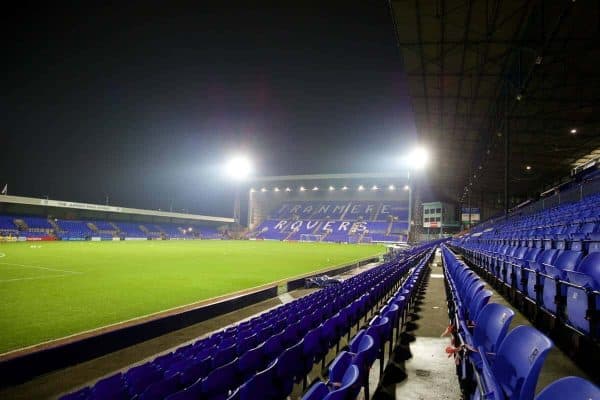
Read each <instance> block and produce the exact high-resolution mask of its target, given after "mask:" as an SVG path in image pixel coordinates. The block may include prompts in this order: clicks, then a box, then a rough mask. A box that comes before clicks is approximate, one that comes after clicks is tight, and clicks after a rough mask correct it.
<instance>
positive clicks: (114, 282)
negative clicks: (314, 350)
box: [0, 241, 383, 353]
mask: <svg viewBox="0 0 600 400" xmlns="http://www.w3.org/2000/svg"><path fill="white" fill-rule="evenodd" d="M382 252H383V248H382V247H380V246H364V245H359V246H357V245H339V244H325V243H284V242H260V241H257V242H250V241H165V242H160V241H153V242H147V241H144V242H79V243H72V242H71V243H69V242H54V243H52V242H44V243H41V244H40V243H35V244H32V243H31V242H29V243H6V244H2V245H0V353H4V352H7V351H10V350H13V349H18V348H22V347H25V346H29V345H33V344H37V343H40V342H43V341H47V340H50V339H56V338H60V337H64V336H68V335H71V334H75V333H79V332H82V331H85V330H89V329H93V328H98V327H101V326H106V325H109V324H113V323H117V322H121V321H125V320H128V319H131V318H135V317H140V316H144V315H147V314H151V313H155V312H159V311H163V310H166V309H169V308H173V307H177V306H181V305H185V304H189V303H193V302H196V301H199V300H204V299H208V298H211V297H215V296H219V295H223V294H227V293H231V292H235V291H238V290H242V289H246V288H251V287H255V286H259V285H262V284H265V283H269V282H273V281H276V280H279V279H284V278H288V277H293V276H297V275H300V274H304V273H307V272H311V271H316V270H320V269H323V268H325V267H327V266H333V265H338V264H341V263H345V262H349V261H352V260H356V259H359V258H365V257H368V256H370V255H374V254H380V253H382ZM3 254H4V256H3Z"/></svg>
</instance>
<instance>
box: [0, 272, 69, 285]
mask: <svg viewBox="0 0 600 400" xmlns="http://www.w3.org/2000/svg"><path fill="white" fill-rule="evenodd" d="M71 275H73V274H60V275H42V276H32V277H30V278H13V279H0V283H5V282H16V281H31V280H34V279H51V278H62V277H64V276H71Z"/></svg>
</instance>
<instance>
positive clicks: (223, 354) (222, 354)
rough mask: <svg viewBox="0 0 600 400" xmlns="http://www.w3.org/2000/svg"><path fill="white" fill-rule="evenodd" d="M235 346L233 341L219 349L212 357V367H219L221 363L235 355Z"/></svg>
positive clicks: (233, 357)
mask: <svg viewBox="0 0 600 400" xmlns="http://www.w3.org/2000/svg"><path fill="white" fill-rule="evenodd" d="M237 354H238V352H237V346H236V343H235V342H232V343H231V344H230V345H228V346H227V347H224V348H221V349H219V350H218V351H217V352H216V353H215V355H214V356H213V358H212V368H213V369H215V368H219V367H220V366H221V365H225V364H227V363H230V362H231V361H232V360H233V359H235V358H236V357H237Z"/></svg>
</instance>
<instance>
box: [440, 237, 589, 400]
mask: <svg viewBox="0 0 600 400" xmlns="http://www.w3.org/2000/svg"><path fill="white" fill-rule="evenodd" d="M442 255H443V256H442V258H443V262H444V275H445V278H446V290H447V296H448V306H449V316H450V321H451V327H452V328H451V329H450V331H451V332H452V333H453V346H451V347H450V350H449V352H450V353H454V355H455V357H456V361H457V365H458V374H459V379H460V381H461V383H462V385H461V388H462V389H463V391H464V392H466V393H465V394H466V395H467V396H468V397H470V398H475V399H483V398H485V399H495V400H504V399H511V400H513V399H514V400H532V399H533V398H534V394H535V388H536V384H537V380H538V377H539V374H540V370H541V368H542V365H543V363H544V360H545V358H546V356H547V354H548V351H549V350H550V349H551V348H552V346H553V344H552V341H551V340H550V339H548V338H547V337H546V336H545V335H543V334H542V333H541V332H539V331H538V330H536V329H535V328H533V327H530V326H518V327H516V328H514V329H513V330H512V331H510V332H508V330H509V327H510V323H511V321H512V319H513V317H514V315H515V313H514V311H513V310H511V309H510V308H508V307H506V306H503V305H501V304H497V303H489V298H490V297H491V292H489V291H487V290H486V289H485V285H484V283H483V281H482V280H481V279H480V278H479V277H478V276H477V275H476V274H475V273H474V272H473V271H472V270H471V269H470V268H469V267H468V266H467V265H466V264H464V263H463V262H462V261H460V260H458V259H457V257H456V256H455V255H454V253H452V251H450V250H449V249H448V248H447V247H445V246H444V247H443V248H442ZM568 383H573V384H574V387H573V388H572V389H571V391H570V392H569V396H568V398H570V399H585V400H588V399H591V398H600V389H598V388H597V387H595V386H594V385H593V384H592V383H590V382H587V381H585V380H584V379H582V378H577V377H569V378H565V379H561V380H558V381H556V382H555V383H553V384H551V385H549V386H548V387H547V388H546V389H545V390H544V391H543V392H542V393H540V395H539V396H538V397H536V400H542V399H549V398H553V397H552V396H553V395H554V394H555V393H558V392H560V391H564V390H565V385H567V384H568ZM575 385H577V386H575ZM575 387H577V389H575ZM557 398H559V397H557ZM565 398H567V397H565Z"/></svg>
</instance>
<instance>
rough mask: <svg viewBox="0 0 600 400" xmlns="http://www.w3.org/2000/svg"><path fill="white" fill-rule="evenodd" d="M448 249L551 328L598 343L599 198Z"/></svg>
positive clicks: (475, 234)
mask: <svg viewBox="0 0 600 400" xmlns="http://www.w3.org/2000/svg"><path fill="white" fill-rule="evenodd" d="M452 245H453V246H455V247H456V248H457V249H458V251H460V252H461V253H463V254H464V256H465V258H466V259H467V260H468V261H469V262H470V263H471V264H472V265H474V266H475V267H476V268H477V270H478V271H480V272H481V273H482V274H483V276H484V277H486V279H488V280H490V281H491V282H493V283H494V284H495V285H497V286H498V287H499V288H500V289H501V290H503V291H504V292H506V293H507V294H508V295H509V296H510V297H511V298H513V299H514V300H515V301H516V302H517V303H518V304H523V306H524V307H529V308H533V309H534V311H535V312H536V313H538V312H539V315H546V316H548V317H549V318H550V320H551V322H552V325H553V326H554V325H556V324H563V325H564V326H565V327H568V328H570V329H572V330H573V331H574V332H575V333H578V334H580V335H582V336H586V337H590V338H591V339H593V340H597V339H599V338H600V318H599V315H598V311H597V310H600V195H598V194H596V195H593V196H589V197H586V198H584V199H582V200H581V201H578V202H573V203H566V204H561V205H559V206H556V207H553V208H551V209H548V210H543V211H540V212H537V213H534V214H532V215H525V216H516V217H513V218H508V219H507V220H504V221H501V222H497V223H495V224H485V225H482V226H481V227H479V228H476V229H473V230H472V231H471V233H469V234H468V235H465V236H464V237H463V238H461V239H460V240H454V241H453V242H452Z"/></svg>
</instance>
